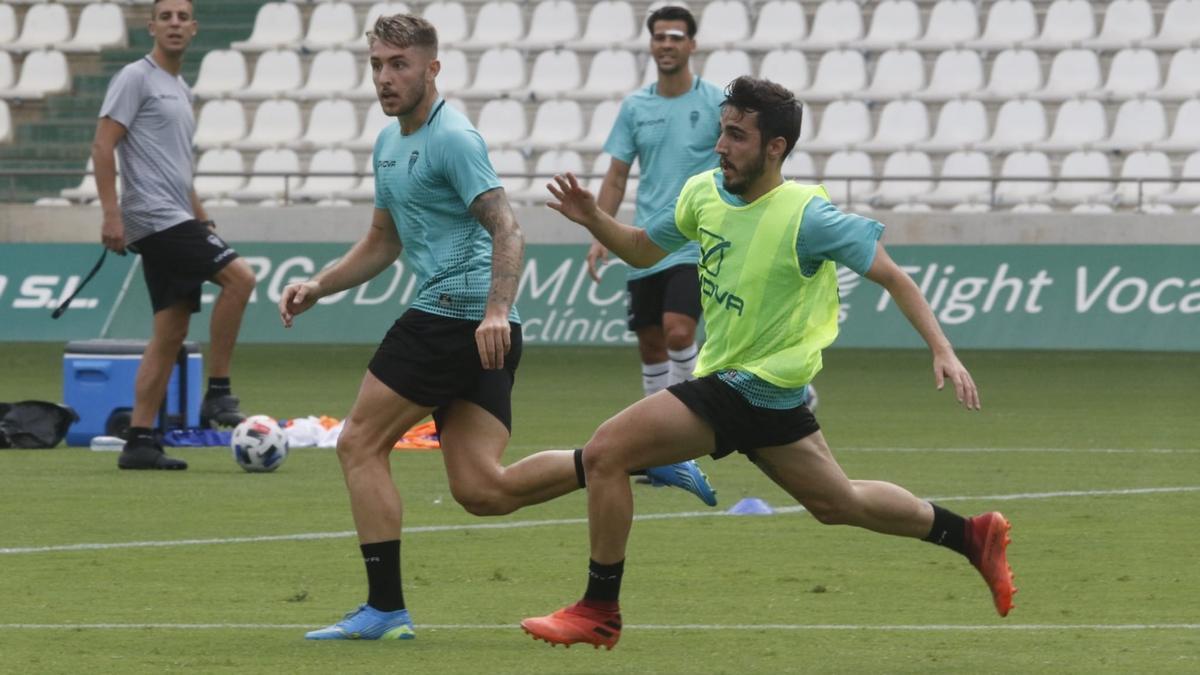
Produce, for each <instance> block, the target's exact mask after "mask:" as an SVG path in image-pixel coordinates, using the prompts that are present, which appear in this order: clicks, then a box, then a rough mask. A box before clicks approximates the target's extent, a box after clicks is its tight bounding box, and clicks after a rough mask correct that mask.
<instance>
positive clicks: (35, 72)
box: [0, 49, 71, 99]
mask: <svg viewBox="0 0 1200 675" xmlns="http://www.w3.org/2000/svg"><path fill="white" fill-rule="evenodd" d="M70 90H71V72H70V68H69V66H68V65H67V57H66V56H63V53H62V52H60V51H55V50H50V49H39V50H37V51H34V52H29V53H28V54H26V55H25V60H24V61H23V62H22V63H21V76H20V78H19V79H18V80H17V84H16V85H15V86H14V87H12V88H11V89H9V90H7V91H3V92H0V97H6V98H32V99H38V98H42V97H44V96H48V95H50V94H61V93H63V92H66V91H70Z"/></svg>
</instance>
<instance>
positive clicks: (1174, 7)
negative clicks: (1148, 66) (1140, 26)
mask: <svg viewBox="0 0 1200 675" xmlns="http://www.w3.org/2000/svg"><path fill="white" fill-rule="evenodd" d="M1197 41H1200V0H1171V2H1168V3H1167V7H1166V9H1164V10H1163V16H1162V28H1161V29H1159V31H1158V34H1157V35H1155V36H1154V37H1152V38H1149V39H1147V40H1145V41H1144V42H1143V43H1142V46H1143V47H1151V48H1153V49H1182V48H1184V47H1195V46H1197Z"/></svg>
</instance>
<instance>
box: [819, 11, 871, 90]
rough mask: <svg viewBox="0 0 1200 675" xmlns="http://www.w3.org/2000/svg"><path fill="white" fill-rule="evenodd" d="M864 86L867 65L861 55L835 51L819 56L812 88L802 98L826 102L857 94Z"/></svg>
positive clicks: (839, 50)
mask: <svg viewBox="0 0 1200 675" xmlns="http://www.w3.org/2000/svg"><path fill="white" fill-rule="evenodd" d="M821 6H822V7H824V6H825V5H821ZM866 86H867V65H866V63H865V62H864V61H863V55H862V53H861V52H858V51H853V50H850V49H836V50H830V51H827V52H825V53H824V54H822V55H821V60H820V61H818V62H817V74H816V75H814V76H813V83H812V86H810V87H809V88H808V91H805V92H804V94H803V96H804V99H805V100H807V101H828V100H830V99H835V98H840V97H842V96H847V95H850V94H854V93H857V92H859V91H861V90H863V89H865V88H866Z"/></svg>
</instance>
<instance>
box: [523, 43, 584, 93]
mask: <svg viewBox="0 0 1200 675" xmlns="http://www.w3.org/2000/svg"><path fill="white" fill-rule="evenodd" d="M580 69H581V67H580V65H579V56H578V55H576V53H575V51H574V50H571V49H554V50H547V51H544V52H542V53H540V54H538V55H537V58H535V59H534V61H533V69H532V71H531V72H530V74H529V85H528V88H527V89H526V90H525V91H524V92H520V94H521V95H525V94H528V95H531V96H533V97H535V98H539V99H545V98H551V97H554V96H561V95H563V94H566V93H567V92H573V91H578V90H579V84H580ZM515 93H516V92H514V94H515Z"/></svg>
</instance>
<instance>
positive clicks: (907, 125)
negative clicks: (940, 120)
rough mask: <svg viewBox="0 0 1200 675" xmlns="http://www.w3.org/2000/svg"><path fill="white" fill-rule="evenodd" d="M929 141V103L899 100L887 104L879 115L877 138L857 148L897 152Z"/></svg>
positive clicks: (876, 130)
mask: <svg viewBox="0 0 1200 675" xmlns="http://www.w3.org/2000/svg"><path fill="white" fill-rule="evenodd" d="M928 138H929V112H928V111H927V110H926V109H925V104H924V103H921V102H920V101H917V100H914V99H911V98H908V99H895V100H892V101H888V102H887V103H885V104H884V106H883V111H882V112H880V113H879V126H877V127H876V128H875V137H874V138H872V139H871V140H869V141H866V142H863V143H859V144H858V145H857V147H858V148H860V149H862V150H866V151H867V152H894V151H897V150H903V149H906V148H909V147H911V146H913V145H916V144H919V143H920V142H922V141H924V140H927V139H928ZM922 154H924V153H922Z"/></svg>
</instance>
